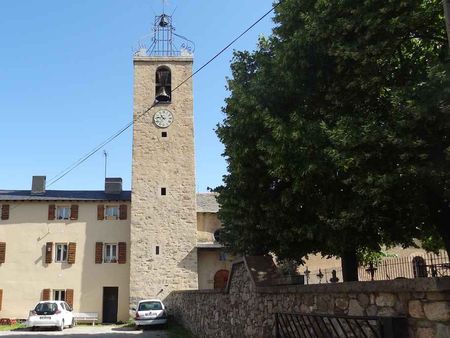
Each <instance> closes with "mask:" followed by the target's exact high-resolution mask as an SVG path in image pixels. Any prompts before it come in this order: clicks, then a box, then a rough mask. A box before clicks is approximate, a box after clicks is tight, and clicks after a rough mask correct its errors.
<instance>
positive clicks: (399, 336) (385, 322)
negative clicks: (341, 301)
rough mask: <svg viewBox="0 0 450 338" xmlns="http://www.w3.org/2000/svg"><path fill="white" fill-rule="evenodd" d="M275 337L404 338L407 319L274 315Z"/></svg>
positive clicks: (295, 314)
mask: <svg viewBox="0 0 450 338" xmlns="http://www.w3.org/2000/svg"><path fill="white" fill-rule="evenodd" d="M275 337H276V338H303V337H304V338H347V337H351V338H356V337H358V338H359V337H363V338H394V337H395V338H407V337H408V322H407V319H406V317H369V316H367V317H363V316H335V315H322V314H299V313H276V314H275Z"/></svg>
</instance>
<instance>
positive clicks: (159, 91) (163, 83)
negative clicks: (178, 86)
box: [155, 67, 172, 103]
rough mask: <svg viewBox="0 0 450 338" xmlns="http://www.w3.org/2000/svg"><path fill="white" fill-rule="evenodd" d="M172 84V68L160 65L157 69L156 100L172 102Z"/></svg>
mask: <svg viewBox="0 0 450 338" xmlns="http://www.w3.org/2000/svg"><path fill="white" fill-rule="evenodd" d="M171 96H172V85H171V74H170V69H169V68H167V67H159V68H158V69H157V70H156V86H155V100H156V101H158V102H163V103H170V101H171V99H172V97H171Z"/></svg>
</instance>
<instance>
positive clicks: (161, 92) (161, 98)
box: [155, 86, 170, 102]
mask: <svg viewBox="0 0 450 338" xmlns="http://www.w3.org/2000/svg"><path fill="white" fill-rule="evenodd" d="M155 99H156V101H158V102H168V101H170V95H169V94H167V92H166V87H164V86H161V87H159V88H158V91H157V93H156V97H155Z"/></svg>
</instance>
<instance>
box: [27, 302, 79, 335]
mask: <svg viewBox="0 0 450 338" xmlns="http://www.w3.org/2000/svg"><path fill="white" fill-rule="evenodd" d="M73 325H74V321H73V313H72V308H71V307H70V305H69V304H67V303H66V302H63V301H59V300H54V301H43V302H39V303H38V304H37V305H36V307H35V308H34V310H31V311H30V314H29V315H28V319H27V321H26V326H27V327H31V329H32V330H34V329H35V328H37V327H52V326H54V327H56V328H57V329H58V330H59V331H62V330H64V327H66V326H69V327H73Z"/></svg>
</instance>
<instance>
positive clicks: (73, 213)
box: [70, 204, 78, 220]
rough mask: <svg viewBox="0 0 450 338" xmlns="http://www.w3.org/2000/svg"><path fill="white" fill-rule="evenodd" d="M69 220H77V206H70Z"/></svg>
mask: <svg viewBox="0 0 450 338" xmlns="http://www.w3.org/2000/svg"><path fill="white" fill-rule="evenodd" d="M70 219H72V220H75V219H78V205H76V204H74V205H71V206H70Z"/></svg>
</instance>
